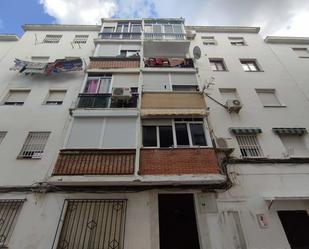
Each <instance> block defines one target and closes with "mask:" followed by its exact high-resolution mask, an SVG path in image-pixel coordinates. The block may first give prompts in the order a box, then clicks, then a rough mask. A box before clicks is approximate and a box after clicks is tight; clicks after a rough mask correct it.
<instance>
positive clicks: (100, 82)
mask: <svg viewBox="0 0 309 249" xmlns="http://www.w3.org/2000/svg"><path fill="white" fill-rule="evenodd" d="M111 82H112V76H111V75H105V76H100V77H89V78H88V79H87V83H86V87H85V90H84V93H109V92H110V91H111Z"/></svg>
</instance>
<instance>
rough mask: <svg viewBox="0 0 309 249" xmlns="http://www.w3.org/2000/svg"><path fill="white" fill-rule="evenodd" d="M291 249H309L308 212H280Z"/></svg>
mask: <svg viewBox="0 0 309 249" xmlns="http://www.w3.org/2000/svg"><path fill="white" fill-rule="evenodd" d="M278 216H279V218H280V221H281V224H282V226H283V229H284V232H285V234H286V237H287V239H288V241H289V244H290V246H291V249H302V248H309V236H308V231H309V216H308V212H307V211H306V210H284V211H278Z"/></svg>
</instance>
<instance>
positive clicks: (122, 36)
mask: <svg viewBox="0 0 309 249" xmlns="http://www.w3.org/2000/svg"><path fill="white" fill-rule="evenodd" d="M141 34H142V33H141V32H130V33H128V32H102V33H100V34H99V36H100V38H101V39H104V40H140V39H141Z"/></svg>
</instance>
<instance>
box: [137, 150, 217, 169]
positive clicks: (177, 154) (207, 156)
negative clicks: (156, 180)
mask: <svg viewBox="0 0 309 249" xmlns="http://www.w3.org/2000/svg"><path fill="white" fill-rule="evenodd" d="M219 173H220V169H219V166H218V160H217V157H216V154H215V151H214V149H208V148H203V149H202V148H181V149H141V156H140V174H141V175H173V174H219Z"/></svg>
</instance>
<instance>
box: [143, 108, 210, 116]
mask: <svg viewBox="0 0 309 249" xmlns="http://www.w3.org/2000/svg"><path fill="white" fill-rule="evenodd" d="M206 115H207V112H206V111H205V110H203V109H188V110H186V109H144V110H141V116H142V117H152V116H155V117H158V116H206Z"/></svg>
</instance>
